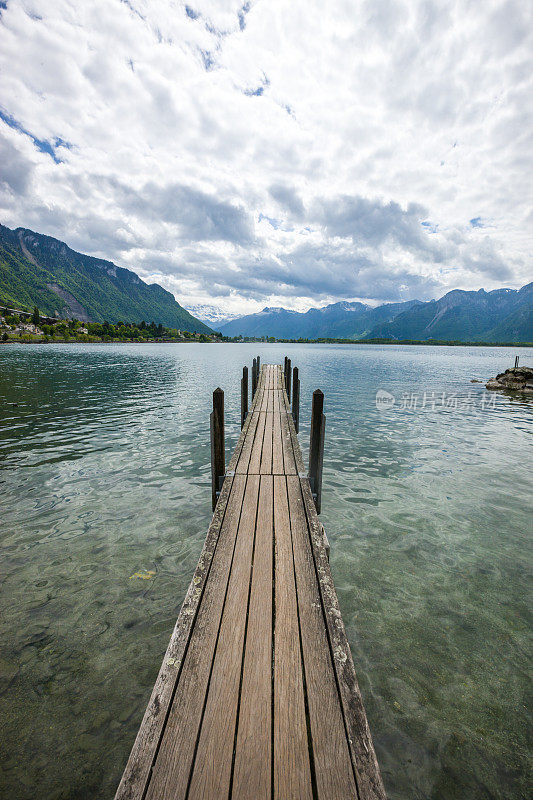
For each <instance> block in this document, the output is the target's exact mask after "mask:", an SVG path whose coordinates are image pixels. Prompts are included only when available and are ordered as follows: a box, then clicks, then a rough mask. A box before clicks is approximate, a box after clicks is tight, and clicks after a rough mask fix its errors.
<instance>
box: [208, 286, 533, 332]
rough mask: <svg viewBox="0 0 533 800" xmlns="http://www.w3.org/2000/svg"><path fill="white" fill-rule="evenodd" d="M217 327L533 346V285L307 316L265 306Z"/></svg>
mask: <svg viewBox="0 0 533 800" xmlns="http://www.w3.org/2000/svg"><path fill="white" fill-rule="evenodd" d="M217 327H218V328H219V330H220V331H221V332H222V333H223V334H224V335H225V336H238V335H239V334H240V335H242V336H275V337H276V338H290V339H298V338H300V337H302V338H309V339H315V338H320V337H322V338H326V337H333V338H337V337H341V338H346V339H356V340H363V341H364V340H365V339H393V340H394V339H397V340H402V339H416V340H421V341H426V340H428V339H439V340H447V341H462V342H531V341H533V283H530V284H528V285H527V286H523V287H522V289H520V290H517V289H495V290H494V291H492V292H486V291H485V290H484V289H480V290H479V291H472V292H469V291H463V290H460V289H454V290H453V291H451V292H448V294H446V295H444V297H441V298H440V300H430V301H429V302H426V303H421V302H419V301H418V300H410V301H407V302H404V303H387V304H385V305H382V306H378V307H377V308H370V307H369V306H367V305H364V304H363V303H350V302H344V301H343V302H340V303H333V304H332V305H329V306H325V307H324V308H313V309H310V310H309V311H307V312H305V313H299V312H297V311H288V310H286V309H284V308H264V309H263V310H262V311H260V312H259V313H257V314H248V315H247V316H244V317H239V318H237V319H234V320H231V321H230V322H226V323H225V324H219V325H218V326H217Z"/></svg>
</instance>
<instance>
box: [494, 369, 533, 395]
mask: <svg viewBox="0 0 533 800" xmlns="http://www.w3.org/2000/svg"><path fill="white" fill-rule="evenodd" d="M486 388H487V389H492V390H497V389H500V390H502V389H503V390H504V391H507V392H509V391H511V392H527V393H528V394H533V367H513V368H512V369H506V370H505V372H501V373H500V374H499V375H496V377H495V378H491V379H490V381H489V382H488V383H487V384H486Z"/></svg>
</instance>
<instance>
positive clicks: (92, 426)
mask: <svg viewBox="0 0 533 800" xmlns="http://www.w3.org/2000/svg"><path fill="white" fill-rule="evenodd" d="M257 353H259V354H260V355H261V359H262V362H263V363H268V362H273V363H280V362H282V361H283V356H284V355H285V353H286V354H287V355H288V356H289V357H290V358H292V363H293V364H294V365H297V366H298V367H299V368H300V377H301V381H302V408H301V420H302V423H301V432H300V441H301V443H302V447H303V450H304V455H306V453H307V444H308V436H309V426H308V421H309V413H310V399H311V393H312V391H313V389H315V388H321V389H323V390H324V393H325V397H326V401H325V406H326V408H325V411H326V415H327V424H326V452H325V460H324V487H323V501H322V508H323V513H322V521H323V523H324V525H325V527H326V530H327V534H328V537H329V540H330V543H331V567H332V571H333V576H334V579H335V583H336V586H337V591H338V595H339V601H340V605H341V609H342V612H343V616H344V621H345V624H346V629H347V634H348V639H349V641H350V645H351V648H352V652H353V656H354V661H355V665H356V670H357V673H358V677H359V682H360V685H361V689H362V693H363V698H364V702H365V706H366V710H367V714H368V718H369V722H370V727H371V730H372V733H373V737H374V742H375V746H376V750H377V754H378V759H379V761H380V765H381V769H382V773H383V778H384V781H385V784H386V787H387V791H388V794H389V797H390V798H391V800H417V799H418V798H420V799H423V800H427V799H428V798H431V800H478V799H481V798H483V799H485V798H501V799H502V800H510V799H514V798H526V797H529V789H530V783H529V777H530V773H529V769H530V766H531V762H530V760H529V759H530V756H529V755H528V728H529V729H530V728H531V719H530V718H529V717H528V707H529V708H530V707H531V694H530V693H531V684H530V682H529V674H530V673H529V668H530V663H531V662H530V660H529V658H528V648H529V645H530V638H529V631H530V626H531V618H530V608H531V604H530V602H529V601H530V599H531V595H530V592H531V533H532V529H533V508H532V494H533V493H532V483H533V468H532V467H533V456H532V442H533V439H532V433H533V425H532V419H533V417H532V411H533V399H531V400H526V399H525V398H523V397H522V399H520V398H510V397H505V396H503V395H499V394H498V395H496V394H489V393H486V392H485V390H484V385H483V383H471V382H470V381H471V379H479V380H482V381H483V382H485V381H486V380H487V379H488V378H489V377H492V376H493V375H495V374H496V373H497V372H500V371H502V370H503V369H505V368H506V367H508V366H512V364H513V363H514V356H515V354H520V357H521V362H522V363H524V364H531V363H532V362H533V351H528V350H522V351H521V350H519V349H518V348H514V349H505V348H448V347H392V346H386V347H379V346H370V345H369V346H338V345H336V346H327V345H302V346H299V345H220V346H218V345H199V344H191V345H185V344H184V345H181V344H178V345H139V346H137V345H79V346H78V345H36V346H27V345H26V346H25V345H13V346H11V345H9V346H5V347H2V348H0V415H1V431H0V437H1V438H0V491H1V496H2V510H1V514H0V541H1V548H2V559H1V567H0V570H1V587H0V637H1V642H2V646H1V656H0V719H1V736H0V748H1V754H0V756H1V758H0V760H1V768H0V769H1V771H0V796H1V797H2V798H10V800H22V799H24V800H26V798H28V800H29V798H35V797H39V798H40V800H52V799H53V800H60V799H61V800H67V799H69V800H70V799H74V798H76V800H78V799H79V798H80V799H83V798H91V800H94V799H95V798H109V797H111V796H112V795H113V792H114V790H115V788H116V786H117V784H118V781H119V779H120V775H121V773H122V770H123V767H124V764H125V761H126V759H127V756H128V753H129V750H130V748H131V746H132V743H133V740H134V737H135V734H136V731H137V728H138V726H139V723H140V721H141V717H142V714H143V712H144V708H145V706H146V703H147V700H148V697H149V695H150V691H151V688H152V685H153V682H154V680H155V677H156V675H157V672H158V669H159V666H160V662H161V659H162V655H163V653H164V651H165V649H166V645H167V642H168V639H169V637H170V633H171V631H172V628H173V626H174V622H175V619H176V617H177V614H178V611H179V608H180V604H181V601H182V599H183V597H184V594H185V592H186V589H187V586H188V583H189V580H190V579H191V576H192V573H193V570H194V568H195V566H196V561H197V558H198V555H199V553H200V550H201V547H202V543H203V539H204V536H205V533H206V531H207V526H208V523H209V520H210V517H211V511H210V467H209V463H210V454H209V411H210V403H211V391H212V390H213V389H214V388H215V387H216V386H217V385H220V386H221V387H222V388H223V389H224V391H225V393H226V394H225V400H226V425H227V446H228V456H229V453H230V451H231V450H232V448H233V446H234V444H235V442H236V440H237V437H238V432H239V429H238V418H239V397H240V395H239V381H240V376H241V371H242V365H243V364H245V363H247V364H248V365H249V366H251V362H252V358H253V356H255V355H256V354H257ZM378 390H383V391H386V392H388V393H389V395H392V396H393V397H394V398H395V403H394V405H390V403H391V400H390V398H389V397H388V395H385V402H384V403H383V404H382V407H380V409H379V410H378V408H377V407H376V393H377V392H378ZM424 393H425V397H424ZM443 398H444V403H443ZM13 404H16V405H13ZM415 406H416V407H415Z"/></svg>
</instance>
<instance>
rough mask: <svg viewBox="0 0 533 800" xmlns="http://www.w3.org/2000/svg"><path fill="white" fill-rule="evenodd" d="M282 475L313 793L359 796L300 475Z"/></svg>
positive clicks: (341, 798) (328, 797)
mask: <svg viewBox="0 0 533 800" xmlns="http://www.w3.org/2000/svg"><path fill="white" fill-rule="evenodd" d="M286 480H287V489H288V497H289V513H290V519H291V533H292V543H293V549H294V569H295V575H296V591H297V597H298V611H299V621H300V636H301V642H302V653H303V663H304V674H305V683H306V691H307V707H308V713H309V726H310V731H311V738H312V758H313V767H314V775H315V780H316V789H317V797H318V800H347V798H357V788H356V783H355V776H354V772H353V767H352V761H351V754H350V750H349V748H348V740H347V737H346V731H345V728H344V719H343V714H342V708H341V704H340V698H339V695H338V692H337V685H336V681H335V673H334V670H333V664H332V659H331V653H330V649H329V641H328V637H327V633H326V628H325V624H324V614H323V612H322V601H321V596H320V590H319V587H318V580H317V575H316V573H315V568H314V561H313V554H312V551H311V542H310V540H309V531H308V527H307V517H306V514H305V509H304V505H303V498H302V492H301V488H300V480H299V478H297V477H287V479H286ZM326 720H327V723H326V724H325V721H326Z"/></svg>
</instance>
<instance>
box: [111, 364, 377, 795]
mask: <svg viewBox="0 0 533 800" xmlns="http://www.w3.org/2000/svg"><path fill="white" fill-rule="evenodd" d="M247 375H248V373H247V371H246V373H245V375H244V376H243V378H245V382H246V387H247V382H248V379H247ZM296 380H297V376H296ZM290 381H291V368H290V364H289V366H288V367H287V364H286V365H285V370H283V369H282V367H281V366H277V365H263V366H259V359H257V363H255V364H254V368H253V375H252V383H253V384H255V385H254V388H255V395H254V396H253V402H252V404H251V407H250V411H249V412H248V413H247V409H246V411H245V412H244V413H243V414H242V417H243V428H242V432H241V436H240V438H239V441H238V444H237V447H236V449H235V452H234V453H233V457H232V458H231V461H230V463H229V465H228V467H227V469H226V470H225V471H224V474H223V480H222V482H221V484H219V483H218V479H219V476H218V475H217V472H216V469H217V466H216V464H215V460H216V459H214V462H213V469H214V470H215V471H214V485H213V488H214V499H215V501H216V507H215V511H214V514H213V519H212V522H211V525H210V527H209V531H208V534H207V538H206V541H205V545H204V548H203V551H202V554H201V556H200V560H199V562H198V566H197V569H196V572H195V574H194V577H193V579H192V582H191V585H190V587H189V590H188V592H187V595H186V598H185V601H184V603H183V606H182V608H181V612H180V615H179V618H178V621H177V623H176V626H175V628H174V632H173V634H172V637H171V640H170V644H169V646H168V649H167V652H166V654H165V657H164V659H163V664H162V666H161V670H160V672H159V675H158V678H157V680H156V683H155V686H154V689H153V691H152V696H151V698H150V701H149V704H148V708H147V709H146V712H145V715H144V718H143V721H142V724H141V727H140V729H139V732H138V734H137V738H136V740H135V744H134V746H133V749H132V752H131V755H130V758H129V760H128V763H127V766H126V769H125V771H124V774H123V777H122V780H121V782H120V786H119V788H118V790H117V793H116V800H145V799H146V800H200V798H201V800H225V799H226V798H228V800H229V798H233V799H234V800H245V799H246V800H270V798H272V799H274V798H275V800H347V798H358V799H359V800H371V799H372V800H376V799H377V798H379V799H380V800H383V798H385V792H384V789H383V784H382V781H381V776H380V773H379V767H378V764H377V761H376V756H375V753H374V748H373V745H372V739H371V736H370V731H369V728H368V724H367V719H366V714H365V710H364V708H363V703H362V699H361V694H360V691H359V687H358V684H357V679H356V676H355V670H354V665H353V662H352V656H351V653H350V649H349V646H348V642H347V640H346V634H345V630H344V624H343V621H342V617H341V613H340V610H339V606H338V602H337V596H336V593H335V588H334V586H333V581H332V577H331V572H330V569H329V562H328V557H327V552H326V541H327V540H326V539H325V534H324V530H323V528H322V526H321V524H320V522H319V520H318V516H317V510H316V508H317V506H316V504H317V502H318V505H319V504H320V486H319V484H320V482H321V470H322V464H321V453H320V440H321V441H322V443H323V431H324V417H323V414H322V408H321V406H320V409H318V407H316V406H314V412H313V415H314V418H315V417H316V419H314V421H313V425H314V433H313V431H312V437H313V435H314V437H315V440H314V442H315V443H314V445H313V441H312V443H311V451H312V452H311V458H312V459H314V467H312V469H314V474H313V475H312V476H311V482H310V480H309V478H308V475H307V472H306V470H305V468H304V465H303V461H302V455H301V452H300V446H299V443H298V439H297V435H296V429H295V426H294V419H293V414H292V411H291V407H290V404H289V398H288V393H287V386H289V387H290ZM292 388H293V399H294V384H293V387H292ZM296 391H297V395H298V398H299V381H298V384H297V390H296ZM315 395H317V393H315ZM320 395H322V393H321V392H320ZM315 400H316V402H317V403H319V402H320V398H319V397H318V395H317V397H315ZM217 402H218V403H219V405H218V411H217V406H216V403H217ZM243 402H244V400H243ZM222 404H223V398H222ZM246 404H247V398H246ZM222 408H223V405H222ZM213 413H214V414H218V418H217V419H216V420H214V422H212V431H213V428H215V436H218V437H220V416H219V415H220V413H221V412H220V398H219V399H218V400H217V399H216V398H215V400H214V412H213ZM222 415H223V410H222ZM222 432H223V416H222ZM320 434H322V437H321V439H320ZM222 436H223V433H222ZM212 439H213V433H212ZM317 442H318V450H317ZM214 445H215V447H216V442H215V443H214ZM219 451H220V448H219ZM217 458H218V462H219V463H220V452H219V454H218V456H217ZM318 470H319V471H320V475H319V474H318ZM313 483H314V484H315V485H314V486H313V485H312V484H313Z"/></svg>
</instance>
